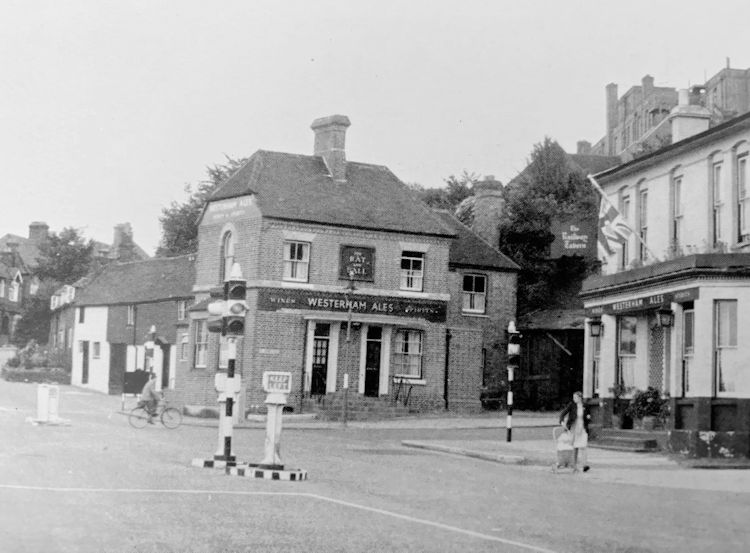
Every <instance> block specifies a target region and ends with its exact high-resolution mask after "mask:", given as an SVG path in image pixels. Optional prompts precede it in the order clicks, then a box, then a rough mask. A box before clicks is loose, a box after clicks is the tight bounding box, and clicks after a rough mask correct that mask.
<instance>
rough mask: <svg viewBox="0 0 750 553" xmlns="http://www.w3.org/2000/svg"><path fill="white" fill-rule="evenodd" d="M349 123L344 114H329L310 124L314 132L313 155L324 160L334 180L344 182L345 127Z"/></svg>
mask: <svg viewBox="0 0 750 553" xmlns="http://www.w3.org/2000/svg"><path fill="white" fill-rule="evenodd" d="M349 125H351V122H350V121H349V118H348V117H347V116H346V115H330V116H328V117H321V118H320V119H316V120H315V121H313V122H312V125H310V128H311V129H312V130H313V131H314V132H315V145H314V155H316V156H321V157H322V158H323V161H325V164H326V167H327V168H328V171H329V172H330V173H331V177H333V180H334V181H336V182H346V149H345V143H346V129H347V128H348V127H349Z"/></svg>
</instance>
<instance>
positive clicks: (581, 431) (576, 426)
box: [560, 392, 591, 472]
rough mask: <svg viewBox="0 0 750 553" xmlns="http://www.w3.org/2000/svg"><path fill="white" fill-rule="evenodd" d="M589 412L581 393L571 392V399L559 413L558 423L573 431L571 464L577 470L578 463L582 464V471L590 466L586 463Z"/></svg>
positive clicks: (586, 470) (585, 470)
mask: <svg viewBox="0 0 750 553" xmlns="http://www.w3.org/2000/svg"><path fill="white" fill-rule="evenodd" d="M590 421H591V413H590V412H589V408H588V407H587V406H585V405H584V404H583V393H581V392H576V393H574V394H573V401H572V402H571V403H569V404H568V406H567V407H565V409H563V411H562V413H560V424H562V425H563V427H564V428H565V429H566V430H568V431H569V432H572V433H573V465H574V466H575V470H578V466H579V464H582V465H583V472H588V470H589V469H590V468H591V467H589V465H588V455H587V452H586V448H587V447H588V444H589V422H590Z"/></svg>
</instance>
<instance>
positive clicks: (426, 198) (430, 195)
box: [408, 171, 479, 211]
mask: <svg viewBox="0 0 750 553" xmlns="http://www.w3.org/2000/svg"><path fill="white" fill-rule="evenodd" d="M443 180H444V181H445V184H446V186H445V187H444V188H425V187H424V186H422V185H420V184H417V183H412V184H409V185H408V186H409V188H411V190H412V191H413V192H414V193H415V194H416V195H417V197H418V198H419V199H420V200H422V202H424V203H425V204H427V205H428V206H429V207H432V208H434V209H447V210H450V211H453V210H454V209H456V207H457V206H458V204H460V203H461V202H462V201H463V200H464V199H466V198H468V197H469V196H472V195H473V194H474V190H473V187H474V184H475V183H476V182H477V181H478V180H479V177H478V176H477V175H475V174H474V173H469V172H467V171H464V172H463V173H461V176H460V177H456V176H455V175H451V176H449V177H448V178H446V179H443Z"/></svg>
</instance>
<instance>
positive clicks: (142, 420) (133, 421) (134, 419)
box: [128, 407, 148, 428]
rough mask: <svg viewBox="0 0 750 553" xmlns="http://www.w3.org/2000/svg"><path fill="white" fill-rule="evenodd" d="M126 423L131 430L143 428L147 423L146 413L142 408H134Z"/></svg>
mask: <svg viewBox="0 0 750 553" xmlns="http://www.w3.org/2000/svg"><path fill="white" fill-rule="evenodd" d="M128 422H129V423H130V426H132V427H133V428H143V427H144V426H146V423H148V411H146V409H144V408H143V407H134V408H133V410H132V411H130V414H129V415H128Z"/></svg>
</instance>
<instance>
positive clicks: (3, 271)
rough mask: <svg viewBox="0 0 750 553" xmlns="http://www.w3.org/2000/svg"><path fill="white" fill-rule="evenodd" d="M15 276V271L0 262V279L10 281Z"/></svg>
mask: <svg viewBox="0 0 750 553" xmlns="http://www.w3.org/2000/svg"><path fill="white" fill-rule="evenodd" d="M15 276H16V270H13V268H12V267H9V266H8V265H6V264H5V263H3V262H2V261H0V278H4V279H6V280H10V279H12V278H13V277H15Z"/></svg>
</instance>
